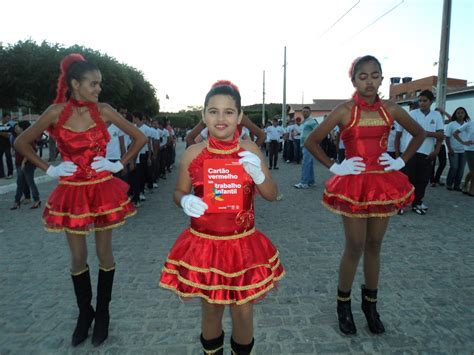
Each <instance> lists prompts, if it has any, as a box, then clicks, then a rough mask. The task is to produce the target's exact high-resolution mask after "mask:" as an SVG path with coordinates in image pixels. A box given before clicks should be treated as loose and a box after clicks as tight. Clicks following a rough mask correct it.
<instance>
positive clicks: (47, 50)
mask: <svg viewBox="0 0 474 355" xmlns="http://www.w3.org/2000/svg"><path fill="white" fill-rule="evenodd" d="M70 53H81V54H82V55H83V56H84V57H85V58H86V59H87V60H89V61H91V62H93V63H95V64H97V66H98V67H99V68H100V71H101V73H102V79H103V85H102V87H103V90H102V93H101V98H100V99H101V101H103V102H108V103H110V104H112V105H114V106H116V107H126V108H128V110H129V111H135V110H140V111H144V112H146V113H148V114H149V115H156V114H157V113H158V112H159V102H158V100H157V98H156V96H155V93H156V90H155V88H154V87H153V86H152V85H151V84H150V83H149V82H148V81H146V80H145V78H144V77H143V73H141V72H140V71H138V70H137V69H135V68H132V67H130V66H128V65H126V64H122V63H119V62H118V61H117V60H116V59H115V58H112V57H110V56H108V55H107V54H103V53H101V52H99V51H96V50H93V49H90V48H85V47H82V46H78V45H74V46H72V47H69V48H64V47H62V46H61V45H59V44H50V43H47V42H43V43H41V44H40V45H38V44H37V43H36V42H34V41H32V40H27V41H19V42H17V43H15V44H13V45H10V46H8V47H0V107H2V108H17V107H18V106H23V107H27V108H30V109H31V110H32V111H33V112H38V113H39V112H41V111H43V110H45V109H46V108H47V107H48V106H49V105H50V104H51V103H52V102H53V100H54V97H55V96H56V83H57V79H58V76H59V63H60V61H61V59H62V58H64V57H65V56H66V55H67V54H70Z"/></svg>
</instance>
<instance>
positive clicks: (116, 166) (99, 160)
mask: <svg viewBox="0 0 474 355" xmlns="http://www.w3.org/2000/svg"><path fill="white" fill-rule="evenodd" d="M91 168H92V169H94V170H95V171H96V172H98V173H100V172H101V171H110V172H111V173H113V174H115V173H118V172H119V171H120V170H122V169H123V164H122V163H121V162H120V161H116V162H115V163H112V162H111V161H110V160H108V159H106V158H104V157H95V158H94V161H93V162H92V164H91Z"/></svg>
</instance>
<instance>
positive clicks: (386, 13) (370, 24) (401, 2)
mask: <svg viewBox="0 0 474 355" xmlns="http://www.w3.org/2000/svg"><path fill="white" fill-rule="evenodd" d="M404 1H405V0H402V1H400V2H399V3H398V4H397V5H395V6H394V7H392V8H391V9H390V10H388V11H387V12H385V13H384V14H382V15H381V16H379V17H377V18H376V19H375V20H374V21H372V22H371V23H369V24H368V25H367V26H365V27H364V28H362V29H361V30H360V31H359V32H357V33H356V34H355V35H353V36H352V37H350V38H349V39H347V40H346V41H345V42H344V43H346V42H349V41H350V40H351V39H353V38H354V37H356V36H358V35H359V34H360V33H361V32H363V31H365V30H366V29H367V28H369V27H370V26H372V25H373V24H374V23H376V22H377V21H378V20H380V19H381V18H382V17H384V16H386V15H388V14H389V13H390V12H392V11H393V10H395V9H396V8H397V7H399V6H400V5H401V4H403V2H404Z"/></svg>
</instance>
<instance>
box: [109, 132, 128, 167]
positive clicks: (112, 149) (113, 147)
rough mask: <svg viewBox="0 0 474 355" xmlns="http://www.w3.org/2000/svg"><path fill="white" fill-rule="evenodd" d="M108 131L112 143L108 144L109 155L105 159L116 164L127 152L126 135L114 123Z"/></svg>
mask: <svg viewBox="0 0 474 355" xmlns="http://www.w3.org/2000/svg"><path fill="white" fill-rule="evenodd" d="M107 130H108V131H109V134H110V141H109V143H107V153H106V156H105V157H106V158H107V159H109V160H110V161H112V162H116V161H118V160H120V159H121V158H122V156H123V155H125V152H126V151H127V149H126V147H125V139H124V136H125V133H124V132H123V131H122V130H121V129H120V128H118V127H117V126H116V125H114V124H113V123H111V124H110V125H109V126H108V127H107Z"/></svg>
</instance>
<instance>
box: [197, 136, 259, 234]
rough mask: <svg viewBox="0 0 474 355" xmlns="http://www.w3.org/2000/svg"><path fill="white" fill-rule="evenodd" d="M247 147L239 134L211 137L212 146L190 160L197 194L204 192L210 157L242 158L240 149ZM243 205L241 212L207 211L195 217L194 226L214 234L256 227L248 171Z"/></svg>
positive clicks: (209, 145)
mask: <svg viewBox="0 0 474 355" xmlns="http://www.w3.org/2000/svg"><path fill="white" fill-rule="evenodd" d="M242 150H243V149H242V148H240V146H239V138H238V135H236V136H235V137H234V139H233V140H232V141H220V140H217V139H215V138H213V137H211V136H210V137H209V140H208V146H207V147H206V148H204V149H203V150H202V152H201V153H200V154H199V155H198V156H197V157H196V158H195V159H194V160H193V161H192V162H191V163H190V164H189V167H188V172H189V175H190V176H191V180H192V184H193V189H194V194H195V195H196V196H198V197H201V198H202V196H203V190H204V180H203V179H204V173H203V164H204V160H207V159H239V158H240V157H239V155H238V153H239V152H241V151H242ZM243 189H244V199H243V209H242V210H241V211H240V212H238V213H207V212H206V213H205V214H204V215H203V216H201V217H200V218H191V228H192V229H194V230H196V231H198V232H201V233H206V234H210V235H216V236H228V235H233V234H239V233H243V232H246V231H249V230H251V229H252V228H253V227H254V208H253V200H254V191H255V188H254V183H253V180H252V178H251V177H250V176H249V175H248V174H245V177H244V181H243Z"/></svg>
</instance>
